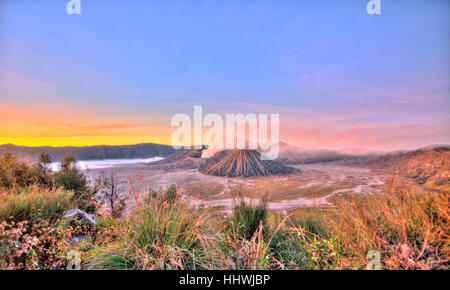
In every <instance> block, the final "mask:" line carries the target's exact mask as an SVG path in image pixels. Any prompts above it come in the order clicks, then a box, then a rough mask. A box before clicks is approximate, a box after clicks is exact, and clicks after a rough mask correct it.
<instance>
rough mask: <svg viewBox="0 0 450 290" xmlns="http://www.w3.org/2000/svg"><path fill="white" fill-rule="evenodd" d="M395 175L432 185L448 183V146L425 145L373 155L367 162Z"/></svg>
mask: <svg viewBox="0 0 450 290" xmlns="http://www.w3.org/2000/svg"><path fill="white" fill-rule="evenodd" d="M367 163H368V164H369V165H371V166H373V167H378V168H381V169H385V170H388V171H390V172H391V173H393V174H395V175H400V176H403V177H407V178H412V179H415V180H417V181H419V183H422V184H429V185H434V186H441V185H450V146H448V145H439V146H427V147H424V148H421V149H418V150H412V151H401V152H392V153H388V154H384V155H381V156H378V157H374V158H372V159H370V160H368V162H367Z"/></svg>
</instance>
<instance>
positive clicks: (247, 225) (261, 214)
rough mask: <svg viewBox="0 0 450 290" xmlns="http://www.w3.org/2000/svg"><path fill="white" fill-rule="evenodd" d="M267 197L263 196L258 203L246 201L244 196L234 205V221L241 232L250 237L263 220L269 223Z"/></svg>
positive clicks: (265, 223)
mask: <svg viewBox="0 0 450 290" xmlns="http://www.w3.org/2000/svg"><path fill="white" fill-rule="evenodd" d="M267 213H268V210H267V199H265V198H261V199H260V201H259V203H258V204H252V203H246V202H245V200H244V198H241V199H240V201H239V202H238V203H237V204H235V206H234V207H233V216H232V221H233V223H234V224H235V225H236V226H237V227H238V232H239V234H240V235H241V236H242V237H243V238H245V239H250V238H251V237H252V236H253V234H254V233H255V231H256V230H257V229H258V227H259V225H260V223H261V222H262V225H263V229H265V228H266V225H267Z"/></svg>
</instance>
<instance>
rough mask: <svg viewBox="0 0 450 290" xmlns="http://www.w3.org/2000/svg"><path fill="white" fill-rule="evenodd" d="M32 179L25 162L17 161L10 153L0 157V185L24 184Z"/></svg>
mask: <svg viewBox="0 0 450 290" xmlns="http://www.w3.org/2000/svg"><path fill="white" fill-rule="evenodd" d="M32 179H33V178H32V172H31V169H30V167H29V166H28V165H27V164H26V163H25V162H21V161H18V160H17V159H16V157H14V155H12V154H11V153H5V154H3V155H2V156H1V157H0V187H2V188H12V187H13V186H14V185H17V186H26V185H29V184H30V183H32Z"/></svg>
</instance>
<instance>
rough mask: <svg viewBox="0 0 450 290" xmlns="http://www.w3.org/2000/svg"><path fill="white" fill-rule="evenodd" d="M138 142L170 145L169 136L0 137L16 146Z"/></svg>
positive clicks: (6, 142)
mask: <svg viewBox="0 0 450 290" xmlns="http://www.w3.org/2000/svg"><path fill="white" fill-rule="evenodd" d="M139 143H156V144H164V145H170V136H145V137H139V136H119V137H117V136H99V137H96V136H67V137H48V138H46V137H35V138H33V137H12V138H4V137H0V145H1V144H14V145H18V146H30V147H38V146H52V147H62V146H74V147H81V146H95V145H133V144H139Z"/></svg>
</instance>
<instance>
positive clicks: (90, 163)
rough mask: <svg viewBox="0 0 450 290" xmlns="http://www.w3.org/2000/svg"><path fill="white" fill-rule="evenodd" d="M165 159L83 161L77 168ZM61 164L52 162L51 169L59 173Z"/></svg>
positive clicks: (103, 166)
mask: <svg viewBox="0 0 450 290" xmlns="http://www.w3.org/2000/svg"><path fill="white" fill-rule="evenodd" d="M162 159H164V158H163V157H152V158H138V159H103V160H81V161H77V166H78V167H79V168H80V169H82V170H85V169H97V168H109V167H113V166H115V165H121V164H133V163H149V162H155V161H158V160H162ZM60 165H61V162H59V161H58V162H52V163H51V164H50V168H51V169H52V170H53V171H59V168H60Z"/></svg>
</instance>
